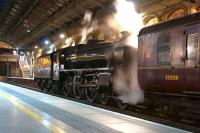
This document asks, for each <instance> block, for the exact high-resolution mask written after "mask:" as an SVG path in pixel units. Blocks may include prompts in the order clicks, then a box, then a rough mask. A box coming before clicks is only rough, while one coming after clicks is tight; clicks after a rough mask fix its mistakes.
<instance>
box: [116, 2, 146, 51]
mask: <svg viewBox="0 0 200 133" xmlns="http://www.w3.org/2000/svg"><path fill="white" fill-rule="evenodd" d="M114 5H115V9H116V13H115V14H114V18H115V21H116V22H117V23H118V24H119V27H120V31H121V32H122V31H128V32H129V33H130V36H129V37H128V38H127V40H126V42H125V43H126V44H128V45H131V46H133V47H135V48H137V47H138V46H137V44H138V39H137V35H138V33H139V31H140V29H141V28H142V27H143V21H142V14H138V13H137V12H136V10H135V6H134V3H133V2H131V1H128V0H116V1H115V3H114Z"/></svg>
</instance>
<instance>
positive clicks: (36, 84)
mask: <svg viewBox="0 0 200 133" xmlns="http://www.w3.org/2000/svg"><path fill="white" fill-rule="evenodd" d="M35 87H36V88H39V87H40V80H39V79H36V80H35Z"/></svg>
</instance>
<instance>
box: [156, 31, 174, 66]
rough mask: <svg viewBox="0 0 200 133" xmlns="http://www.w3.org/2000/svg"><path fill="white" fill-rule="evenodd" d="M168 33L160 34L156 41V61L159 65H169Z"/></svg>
mask: <svg viewBox="0 0 200 133" xmlns="http://www.w3.org/2000/svg"><path fill="white" fill-rule="evenodd" d="M170 40H171V39H170V33H169V32H165V33H162V34H161V35H160V36H159V37H158V41H157V59H158V64H159V65H170V64H171V63H170V58H171V56H170V51H171V50H170V44H171V43H170V42H171V41H170Z"/></svg>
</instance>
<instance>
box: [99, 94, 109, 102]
mask: <svg viewBox="0 0 200 133" xmlns="http://www.w3.org/2000/svg"><path fill="white" fill-rule="evenodd" d="M99 100H100V103H101V104H103V105H106V104H107V103H108V100H109V92H108V91H106V90H103V91H102V92H101V93H100V98H99Z"/></svg>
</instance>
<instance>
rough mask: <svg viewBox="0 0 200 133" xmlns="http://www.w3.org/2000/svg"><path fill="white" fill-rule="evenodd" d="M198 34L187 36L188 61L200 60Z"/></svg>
mask: <svg viewBox="0 0 200 133" xmlns="http://www.w3.org/2000/svg"><path fill="white" fill-rule="evenodd" d="M198 40H199V39H198V33H195V34H190V35H188V36H187V59H188V60H197V59H198Z"/></svg>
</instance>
